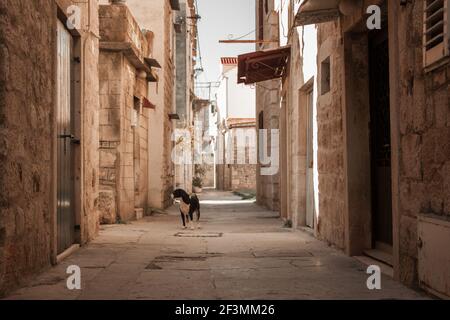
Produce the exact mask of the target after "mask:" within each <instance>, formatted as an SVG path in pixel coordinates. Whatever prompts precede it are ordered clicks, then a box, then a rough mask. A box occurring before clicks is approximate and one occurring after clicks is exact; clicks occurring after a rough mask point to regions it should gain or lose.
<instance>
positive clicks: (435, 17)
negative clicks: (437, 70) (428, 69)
mask: <svg viewBox="0 0 450 320" xmlns="http://www.w3.org/2000/svg"><path fill="white" fill-rule="evenodd" d="M449 16H450V14H449V0H425V1H424V36H423V50H424V65H425V66H430V65H431V64H433V63H435V62H437V61H439V60H440V59H442V58H444V57H446V56H448V55H449V31H450V28H449Z"/></svg>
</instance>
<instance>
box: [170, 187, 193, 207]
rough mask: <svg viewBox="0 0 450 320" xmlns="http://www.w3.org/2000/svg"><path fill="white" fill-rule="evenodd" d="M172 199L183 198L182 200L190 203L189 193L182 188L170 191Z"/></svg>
mask: <svg viewBox="0 0 450 320" xmlns="http://www.w3.org/2000/svg"><path fill="white" fill-rule="evenodd" d="M172 199H173V200H183V202H184V203H187V204H189V203H190V197H189V194H188V193H187V192H186V191H184V190H183V189H177V190H175V191H174V192H172Z"/></svg>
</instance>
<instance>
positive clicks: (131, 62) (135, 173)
mask: <svg viewBox="0 0 450 320" xmlns="http://www.w3.org/2000/svg"><path fill="white" fill-rule="evenodd" d="M99 15H100V36H101V41H100V50H101V51H100V66H99V72H100V137H99V138H100V172H99V174H100V201H99V209H100V211H101V222H102V223H116V222H117V221H127V220H130V219H135V218H141V217H142V216H143V215H144V213H145V212H147V209H148V196H149V177H148V176H149V170H148V166H149V160H148V159H149V118H151V117H152V116H153V113H154V108H155V105H154V104H153V103H152V102H150V99H151V97H148V93H149V89H148V83H149V82H157V81H158V76H157V75H156V74H155V71H154V70H153V68H154V67H160V66H159V63H158V62H157V61H156V60H155V59H153V58H151V52H150V50H151V48H152V45H153V33H152V32H150V31H146V32H145V33H143V32H142V31H141V29H140V27H139V25H138V24H137V22H136V20H135V19H134V17H133V15H132V14H131V12H130V10H129V9H128V7H127V6H126V5H123V4H122V3H115V4H111V5H102V6H100V9H99ZM150 139H155V137H150Z"/></svg>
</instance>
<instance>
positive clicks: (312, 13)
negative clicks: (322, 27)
mask: <svg viewBox="0 0 450 320" xmlns="http://www.w3.org/2000/svg"><path fill="white" fill-rule="evenodd" d="M339 2H340V0H305V1H304V2H303V3H302V5H301V6H300V8H299V9H298V12H297V15H296V16H295V26H296V27H298V26H303V25H307V24H316V23H322V22H327V21H332V20H334V19H336V18H338V17H339Z"/></svg>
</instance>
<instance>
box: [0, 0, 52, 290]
mask: <svg viewBox="0 0 450 320" xmlns="http://www.w3.org/2000/svg"><path fill="white" fill-rule="evenodd" d="M55 9H56V7H55V4H54V3H53V1H26V2H24V1H14V2H11V1H3V0H2V1H0V172H1V174H0V296H1V295H2V294H4V293H5V291H6V290H7V289H8V288H10V287H13V286H15V285H17V284H18V283H20V281H21V280H22V279H23V278H24V277H27V276H29V275H31V274H33V273H34V272H37V271H38V270H39V269H41V268H43V267H44V266H47V265H49V264H50V263H51V250H52V249H51V241H52V239H51V237H52V225H51V220H52V219H53V217H54V214H55V213H54V211H53V210H52V208H51V202H50V199H51V198H52V188H51V185H52V175H53V172H52V161H53V156H52V148H51V145H52V133H53V119H54V116H55V113H54V108H53V105H54V103H55V101H54V90H53V89H52V88H53V87H54V79H53V77H51V75H52V74H53V73H54V71H55V69H54V64H53V61H54V58H55V50H50V48H54V47H55V37H54V35H53V34H54V33H55V32H54V30H55V27H56V24H55V22H56V20H55V18H56V17H55V16H54V13H55ZM29 43H33V46H31V47H30V46H29ZM31 70H33V72H30V71H31ZM30 77H31V79H30Z"/></svg>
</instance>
